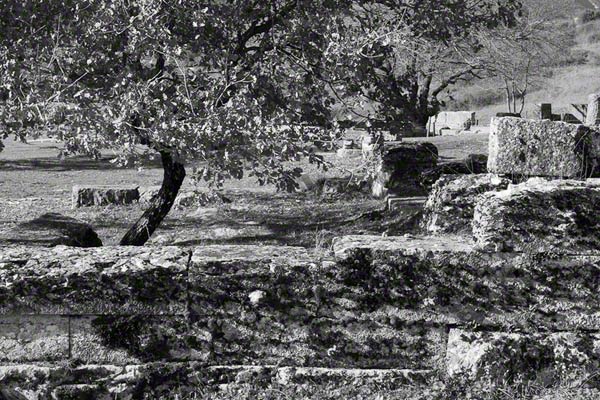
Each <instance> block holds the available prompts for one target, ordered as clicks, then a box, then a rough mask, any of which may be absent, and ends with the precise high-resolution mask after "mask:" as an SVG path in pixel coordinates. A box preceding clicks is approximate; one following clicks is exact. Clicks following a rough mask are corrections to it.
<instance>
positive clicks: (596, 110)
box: [585, 93, 600, 126]
mask: <svg viewBox="0 0 600 400" xmlns="http://www.w3.org/2000/svg"><path fill="white" fill-rule="evenodd" d="M598 123H600V93H593V94H590V95H589V96H588V106H587V113H586V117H585V124H586V125H587V126H596V125H598Z"/></svg>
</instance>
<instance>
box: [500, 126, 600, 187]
mask: <svg viewBox="0 0 600 400" xmlns="http://www.w3.org/2000/svg"><path fill="white" fill-rule="evenodd" d="M490 129H491V131H490V136H489V159H488V172H490V173H495V174H508V175H515V176H550V177H560V178H582V177H589V176H592V174H594V172H595V171H596V170H597V169H598V163H599V161H600V131H599V130H595V129H591V128H589V127H586V126H583V125H573V124H567V123H565V122H552V121H549V120H525V119H520V118H492V123H491V127H490Z"/></svg>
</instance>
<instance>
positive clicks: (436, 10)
mask: <svg viewBox="0 0 600 400" xmlns="http://www.w3.org/2000/svg"><path fill="white" fill-rule="evenodd" d="M520 10H521V3H520V1H518V0H464V1H455V0H404V1H388V0H379V1H372V2H367V3H365V4H361V5H356V6H355V7H354V8H353V14H352V18H346V19H344V20H343V21H341V25H340V26H338V27H336V30H335V31H334V32H332V33H331V35H330V37H331V39H332V42H331V44H330V46H329V48H328V50H329V52H328V59H329V60H330V61H331V64H334V66H333V67H332V68H333V69H334V70H335V71H336V73H335V74H334V76H335V77H336V79H332V80H331V82H330V86H331V87H332V91H333V92H334V93H336V94H337V95H338V100H339V102H340V103H341V104H343V105H344V107H343V109H345V110H347V112H348V114H349V115H353V116H354V118H358V119H364V120H366V121H367V123H368V124H369V123H370V124H377V123H378V124H384V125H386V126H388V127H392V129H394V128H396V129H399V130H402V129H405V128H406V127H421V128H424V127H425V125H426V123H427V120H428V118H429V117H430V116H431V115H435V114H436V113H437V112H438V111H439V109H440V105H441V101H440V100H439V97H440V95H441V94H442V93H443V92H444V91H445V90H447V89H448V88H449V87H451V86H452V85H454V84H456V83H457V82H459V81H461V80H465V79H470V78H473V77H476V76H479V74H480V72H481V71H483V69H484V67H485V65H484V64H483V63H482V62H481V59H479V58H477V57H473V55H474V54H476V53H478V52H479V51H480V50H481V46H482V45H481V43H480V42H479V37H478V36H477V35H476V34H477V33H478V32H481V31H486V32H488V31H491V30H493V29H496V28H498V27H499V26H507V27H509V26H513V25H514V23H515V18H516V17H517V16H518V14H519V12H520ZM394 125H396V127H394Z"/></svg>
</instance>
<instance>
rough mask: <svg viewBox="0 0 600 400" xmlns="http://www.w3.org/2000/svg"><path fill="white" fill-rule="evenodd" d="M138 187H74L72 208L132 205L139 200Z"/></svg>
mask: <svg viewBox="0 0 600 400" xmlns="http://www.w3.org/2000/svg"><path fill="white" fill-rule="evenodd" d="M139 198H140V192H139V190H138V188H137V187H115V186H73V192H72V197H71V201H72V207H73V208H79V207H89V206H107V205H110V204H114V205H123V204H132V203H135V202H137V201H138V200H139Z"/></svg>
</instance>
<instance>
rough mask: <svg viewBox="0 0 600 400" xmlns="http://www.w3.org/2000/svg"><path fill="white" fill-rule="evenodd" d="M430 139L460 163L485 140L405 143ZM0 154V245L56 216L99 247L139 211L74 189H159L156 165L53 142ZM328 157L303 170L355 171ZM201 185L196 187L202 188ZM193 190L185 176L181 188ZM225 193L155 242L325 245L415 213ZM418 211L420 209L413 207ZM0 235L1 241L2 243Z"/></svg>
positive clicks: (243, 186) (396, 224) (250, 185)
mask: <svg viewBox="0 0 600 400" xmlns="http://www.w3.org/2000/svg"><path fill="white" fill-rule="evenodd" d="M406 140H407V141H429V142H432V143H434V144H435V145H436V146H438V148H439V152H440V159H441V160H442V161H444V160H453V159H461V158H464V157H465V156H466V155H468V154H470V153H487V136H486V135H480V134H477V135H475V134H471V135H463V136H454V137H449V136H448V137H432V138H409V139H406ZM5 145H6V148H5V149H4V151H3V152H1V153H0V244H8V242H7V241H6V237H7V236H10V231H11V230H13V229H16V227H17V225H18V224H19V223H21V222H24V221H28V220H31V219H34V218H35V217H37V216H39V215H41V214H44V213H46V212H58V213H61V214H64V215H68V216H72V217H75V218H79V219H81V220H84V221H86V222H89V223H90V224H92V226H93V227H94V229H95V230H96V231H97V232H98V235H99V236H100V238H101V239H102V240H103V242H104V244H108V245H110V244H116V243H118V241H119V239H120V237H121V236H122V235H123V234H124V233H125V232H126V230H127V229H128V227H129V226H131V224H133V222H134V221H135V220H136V219H137V218H138V217H139V216H140V215H141V213H142V212H143V210H144V209H143V206H141V205H130V206H119V207H116V206H108V207H86V208H79V209H72V208H71V189H72V187H73V186H74V185H113V186H118V185H126V186H140V187H143V186H154V185H160V182H161V179H162V170H161V169H160V167H159V166H158V165H149V166H146V167H145V168H143V169H140V170H138V169H134V168H129V169H127V168H119V167H117V166H116V165H114V164H112V163H110V162H109V160H110V154H106V156H105V158H104V159H102V160H100V161H94V160H90V159H87V158H82V157H74V158H68V159H65V160H60V159H59V158H58V157H57V155H58V152H59V149H60V145H59V144H57V143H55V142H51V141H47V140H44V141H32V142H30V143H28V144H25V143H20V142H15V141H13V140H12V139H8V140H6V141H5ZM327 158H328V159H329V160H331V161H332V162H335V167H333V168H331V169H330V170H328V171H327V172H323V171H319V170H317V169H316V167H315V166H313V165H302V166H303V167H304V169H305V171H306V172H307V173H309V174H310V175H311V176H312V177H324V176H348V175H349V174H350V173H352V172H353V171H356V170H357V165H358V164H360V162H359V161H357V160H340V159H337V158H336V157H335V156H334V155H333V154H329V155H327ZM200 186H202V184H200ZM193 188H194V183H193V182H192V181H191V179H187V178H186V181H185V182H184V190H191V189H193ZM223 194H224V195H225V196H226V197H227V198H229V199H231V200H232V202H231V203H229V204H220V205H209V206H207V207H205V208H203V209H198V208H185V209H173V210H172V211H171V212H170V214H169V216H168V217H167V218H166V219H165V221H164V222H163V224H162V225H161V226H160V228H159V229H158V230H157V231H156V232H155V234H154V237H153V242H154V243H155V244H178V245H197V244H202V243H269V244H287V245H300V246H305V247H309V248H321V249H322V248H327V247H328V244H329V243H330V240H331V238H332V237H334V236H340V235H344V234H361V233H365V234H367V233H376V234H381V233H383V232H387V231H389V230H390V229H394V228H395V229H397V230H398V231H400V232H401V231H402V230H403V229H405V224H406V223H409V222H410V219H411V217H413V216H414V215H415V213H416V212H417V211H418V210H417V209H415V208H414V207H412V208H411V207H408V208H407V209H405V210H400V211H399V212H398V213H397V214H396V215H394V216H389V215H388V216H386V217H385V218H384V216H383V214H382V213H381V210H382V208H383V206H384V204H383V202H382V201H381V200H374V199H370V198H368V197H366V196H364V195H347V196H339V195H338V196H325V197H323V196H321V195H319V194H316V193H313V192H300V193H292V194H288V193H281V192H279V193H278V192H276V190H275V188H274V187H270V186H263V187H261V186H258V185H257V184H255V182H254V181H253V179H252V178H246V179H243V180H240V181H228V182H226V183H225V186H224V188H223ZM417 208H418V207H417ZM2 237H4V238H5V240H2V239H1V238H2Z"/></svg>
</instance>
